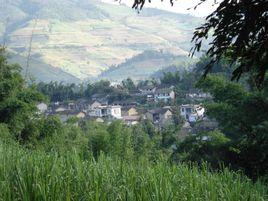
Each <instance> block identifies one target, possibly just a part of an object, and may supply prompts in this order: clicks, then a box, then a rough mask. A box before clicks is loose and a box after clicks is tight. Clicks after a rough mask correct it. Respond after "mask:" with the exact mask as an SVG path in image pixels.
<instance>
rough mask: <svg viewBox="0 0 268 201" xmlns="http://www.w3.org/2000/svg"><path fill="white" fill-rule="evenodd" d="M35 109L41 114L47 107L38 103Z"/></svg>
mask: <svg viewBox="0 0 268 201" xmlns="http://www.w3.org/2000/svg"><path fill="white" fill-rule="evenodd" d="M36 107H37V109H38V111H39V112H40V113H42V114H43V113H45V112H46V111H47V110H48V105H47V104H45V103H39V104H38V105H37V106H36Z"/></svg>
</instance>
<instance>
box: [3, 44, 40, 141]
mask: <svg viewBox="0 0 268 201" xmlns="http://www.w3.org/2000/svg"><path fill="white" fill-rule="evenodd" d="M20 70H21V69H20V67H19V66H18V65H11V64H8V62H7V55H6V52H5V49H4V48H0V123H5V124H6V125H8V128H9V129H10V131H11V133H12V134H13V135H14V136H15V137H16V138H17V139H18V140H24V139H29V136H30V135H31V131H30V130H29V127H32V128H34V126H33V124H31V122H33V121H34V119H35V118H36V116H37V107H36V105H37V103H38V102H40V101H43V100H44V96H43V95H41V94H40V93H39V92H38V91H37V90H36V87H35V86H27V85H26V83H25V81H24V80H23V78H22V76H21V74H20ZM34 130H35V129H34ZM32 131H33V130H32ZM26 135H27V136H26Z"/></svg>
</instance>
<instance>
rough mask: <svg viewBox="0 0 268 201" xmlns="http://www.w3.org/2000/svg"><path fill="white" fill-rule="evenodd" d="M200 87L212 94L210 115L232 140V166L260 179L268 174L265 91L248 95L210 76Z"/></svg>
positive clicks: (209, 107) (243, 88)
mask: <svg viewBox="0 0 268 201" xmlns="http://www.w3.org/2000/svg"><path fill="white" fill-rule="evenodd" d="M198 86H199V87H200V88H201V89H202V90H204V91H205V92H209V93H210V94H212V96H213V97H214V98H213V100H214V101H213V102H212V103H209V104H207V105H206V110H207V115H208V116H209V117H210V118H215V119H216V120H217V121H218V123H219V128H220V129H221V131H222V132H223V133H224V134H225V135H226V136H227V137H228V138H230V139H231V140H232V141H231V144H230V147H229V149H230V150H232V151H231V152H229V156H228V159H229V160H228V162H229V163H231V164H232V166H233V167H235V168H237V167H238V168H240V169H244V170H245V172H246V173H247V174H248V175H249V176H251V177H253V178H257V177H258V176H262V175H265V174H268V172H267V169H268V151H267V150H268V133H267V125H268V124H267V117H268V100H267V96H265V93H264V92H263V91H248V90H246V89H245V87H243V86H242V85H240V84H238V83H233V82H230V81H226V80H225V79H224V78H222V77H215V76H208V77H207V78H206V79H203V80H201V81H200V82H199V83H198Z"/></svg>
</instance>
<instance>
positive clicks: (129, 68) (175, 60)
mask: <svg viewBox="0 0 268 201" xmlns="http://www.w3.org/2000/svg"><path fill="white" fill-rule="evenodd" d="M193 61H194V60H192V59H191V58H189V57H186V56H178V55H176V56H175V55H173V54H171V53H169V52H163V51H155V50H146V51H144V52H143V53H141V54H138V55H136V56H134V57H132V58H130V59H127V60H126V61H125V62H124V63H121V64H119V65H117V66H112V67H111V68H109V69H108V70H106V71H104V72H102V73H101V74H100V75H99V77H98V78H99V79H107V80H110V81H113V82H116V81H119V80H123V79H126V78H128V77H131V78H132V79H133V80H142V79H146V78H149V77H151V76H152V75H155V74H157V73H158V72H159V73H160V72H162V71H166V70H167V69H169V68H170V66H176V69H178V70H181V71H183V70H185V69H187V68H188V67H189V66H190V65H191V63H193Z"/></svg>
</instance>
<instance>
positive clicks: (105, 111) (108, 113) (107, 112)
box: [89, 105, 122, 119]
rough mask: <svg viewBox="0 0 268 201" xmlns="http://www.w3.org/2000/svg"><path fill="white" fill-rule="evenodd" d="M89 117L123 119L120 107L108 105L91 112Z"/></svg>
mask: <svg viewBox="0 0 268 201" xmlns="http://www.w3.org/2000/svg"><path fill="white" fill-rule="evenodd" d="M89 116H91V117H100V118H102V117H112V118H115V119H121V118H122V114H121V106H119V105H112V106H111V105H106V106H98V107H96V108H94V109H92V110H90V111H89Z"/></svg>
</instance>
